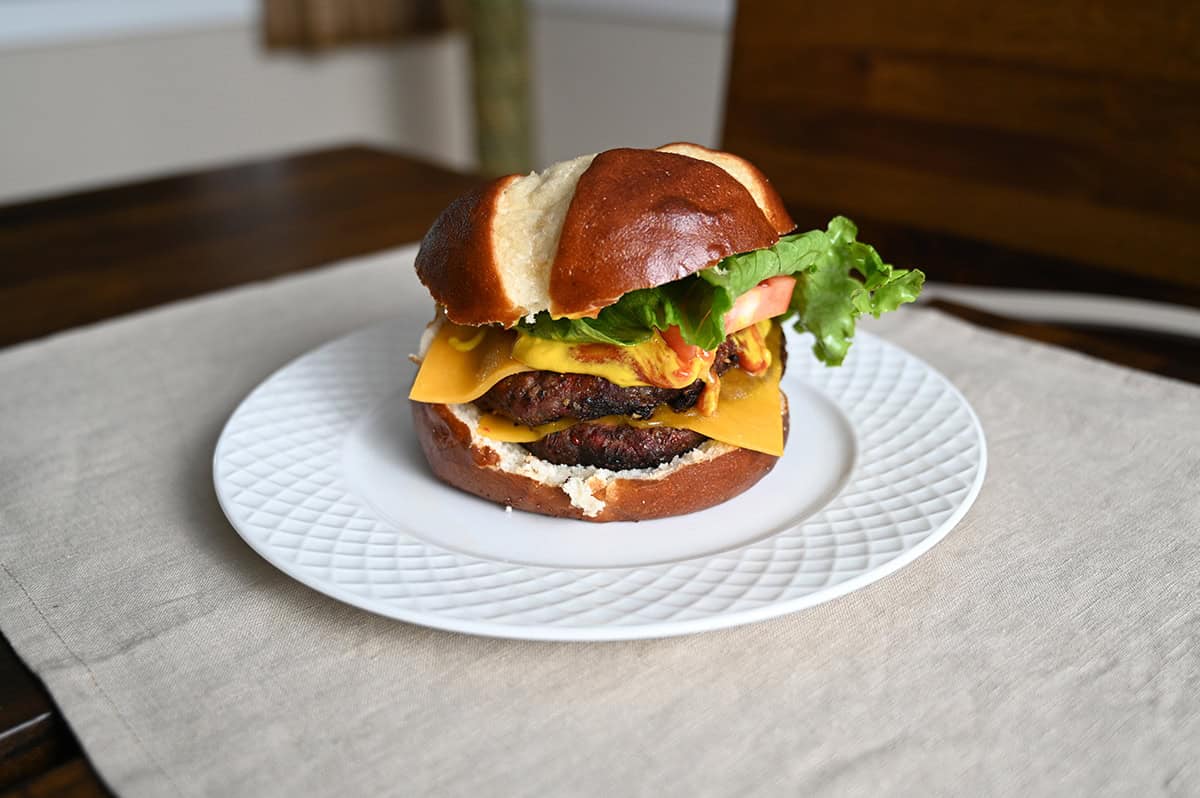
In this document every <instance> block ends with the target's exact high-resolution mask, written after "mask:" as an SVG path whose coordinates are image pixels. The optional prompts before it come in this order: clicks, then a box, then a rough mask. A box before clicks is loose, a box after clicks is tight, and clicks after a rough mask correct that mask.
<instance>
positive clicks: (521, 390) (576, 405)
mask: <svg viewBox="0 0 1200 798" xmlns="http://www.w3.org/2000/svg"><path fill="white" fill-rule="evenodd" d="M735 365H737V350H736V348H735V347H734V345H733V341H730V340H728V339H726V340H725V341H723V342H722V343H721V346H720V347H719V348H718V349H717V356H716V359H715V360H714V361H713V368H714V369H715V370H716V373H717V374H718V375H720V374H724V373H725V372H726V371H728V370H729V369H731V368H732V367H733V366H735ZM703 388H704V383H703V382H702V381H700V380H696V381H695V382H693V383H692V384H691V385H688V386H686V387H684V388H658V387H654V386H650V385H635V386H632V387H629V388H622V387H621V386H620V385H616V384H614V383H611V382H609V381H608V380H606V379H604V378H603V377H596V376H593V375H591V374H560V373H559V372H556V371H525V372H522V373H520V374H513V375H512V376H511V377H505V378H504V379H502V380H500V382H498V383H496V384H495V385H493V386H492V388H491V390H489V391H488V392H487V393H485V394H484V395H483V396H481V397H479V398H478V399H476V400H475V404H476V405H478V406H479V407H481V408H482V409H484V410H487V411H489V412H491V413H495V414H496V415H500V416H504V417H505V418H508V419H511V420H512V421H515V422H516V423H518V424H524V425H526V426H529V427H536V426H538V425H539V424H546V423H549V422H551V421H558V420H559V419H560V418H573V419H577V420H579V421H588V420H589V419H593V418H600V417H601V416H633V417H634V418H649V417H650V415H651V414H653V413H654V409H655V408H656V407H658V406H659V405H661V404H665V405H670V407H671V409H672V410H676V411H679V410H687V409H688V408H689V407H692V406H693V405H695V404H696V400H697V399H699V398H700V391H701V390H703Z"/></svg>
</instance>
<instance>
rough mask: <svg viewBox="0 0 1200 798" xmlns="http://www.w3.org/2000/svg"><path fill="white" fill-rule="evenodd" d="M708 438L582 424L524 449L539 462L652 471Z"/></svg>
mask: <svg viewBox="0 0 1200 798" xmlns="http://www.w3.org/2000/svg"><path fill="white" fill-rule="evenodd" d="M706 440H708V438H706V437H704V436H703V435H701V434H700V433H698V432H692V431H691V430H687V429H676V428H674V427H645V428H639V427H631V426H629V425H627V424H598V423H595V422H587V421H585V422H583V423H581V424H575V425H573V426H571V427H568V428H567V429H564V430H559V431H558V432H552V433H550V434H549V435H547V436H546V437H544V438H542V439H541V440H539V441H534V442H533V443H527V444H525V448H526V449H528V450H529V451H530V452H532V453H533V454H534V456H536V457H540V458H542V459H543V460H549V461H550V462H551V463H563V464H565V465H587V466H597V467H599V468H609V469H612V470H613V471H620V470H622V469H625V468H652V467H654V466H656V465H659V464H660V463H665V462H667V461H668V460H672V459H674V458H675V457H677V456H679V455H681V454H683V453H684V452H687V451H690V450H692V449H694V448H696V447H697V446H699V445H700V444H701V443H703V442H704V441H706Z"/></svg>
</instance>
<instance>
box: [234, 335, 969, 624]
mask: <svg viewBox="0 0 1200 798" xmlns="http://www.w3.org/2000/svg"><path fill="white" fill-rule="evenodd" d="M421 329H422V325H420V324H413V323H406V322H403V321H395V322H391V323H387V324H383V325H379V326H376V327H372V328H369V329H366V330H362V331H360V332H357V333H354V334H352V335H349V336H347V337H345V338H342V339H339V340H337V341H334V342H332V343H330V344H327V345H325V346H323V347H321V348H319V349H317V350H315V351H313V352H310V353H309V354H307V355H304V356H303V357H301V358H299V359H297V360H296V361H294V362H292V363H291V364H289V365H287V366H285V367H284V368H283V369H281V370H280V371H278V372H277V373H275V374H274V375H273V376H272V377H270V378H269V379H268V380H267V381H266V382H264V383H263V384H262V385H260V386H259V387H258V388H257V389H256V390H255V391H254V392H253V393H252V394H250V396H249V397H248V398H247V399H246V400H245V401H244V402H243V403H242V404H241V406H240V407H238V409H237V410H236V411H235V412H234V414H233V416H232V418H230V420H229V423H228V424H227V425H226V427H225V430H224V432H223V433H222V434H221V438H220V441H219V442H218V444H217V449H216V454H215V457H214V481H215V483H216V490H217V496H218V497H219V499H220V502H221V506H222V508H224V510H225V514H226V515H227V516H228V517H229V520H230V521H231V522H232V523H233V526H234V528H235V529H237V531H238V533H239V534H241V536H242V537H243V538H244V539H245V540H246V542H247V543H249V544H250V546H251V547H253V548H254V550H255V551H257V552H258V553H259V554H261V555H262V556H263V557H265V558H266V559H267V560H268V561H269V562H271V563H272V564H274V565H275V566H276V567H278V568H279V569H281V570H282V571H284V572H285V573H287V574H288V575H290V576H292V577H293V578H295V579H298V580H299V581H301V582H303V583H304V584H306V585H308V586H309V587H312V588H314V589H315V590H319V591H321V592H322V593H325V594H328V595H330V596H333V597H334V598H337V599H340V600H342V601H345V602H348V603H350V604H353V605H355V606H358V607H362V608H363V609H366V610H370V611H372V612H377V613H380V614H381V615H387V616H390V617H393V618H399V619H401V620H404V621H409V622H412V623H417V624H422V625H425V626H432V627H437V628H441V629H449V630H454V631H460V632H469V633H474V634H483V635H492V636H498V637H514V638H529V639H543V640H617V639H629V638H644V637H662V636H667V635H678V634H687V633H691V632H699V631H704V630H708V629H716V628H720V627H725V626H733V625H736V624H742V623H748V622H751V621H756V620H761V619H763V618H770V617H773V616H777V615H782V614H784V613H788V612H793V611H795V610H799V609H802V608H804V607H810V606H812V605H814V604H818V603H820V602H822V601H827V600H829V599H831V598H834V597H836V596H840V595H843V594H845V593H848V592H849V591H851V590H854V589H856V588H859V587H862V586H863V585H866V584H868V583H870V582H873V581H875V580H877V579H879V578H881V577H883V576H885V575H887V574H890V573H892V572H893V571H895V570H896V569H897V568H900V567H901V566H902V565H904V564H906V563H908V562H911V561H912V560H914V559H916V558H917V557H918V556H920V555H921V554H922V553H923V552H925V551H927V550H929V549H930V548H931V547H932V546H933V545H934V544H935V543H936V542H937V541H938V540H940V539H941V538H942V537H943V536H945V534H946V533H947V532H948V531H950V529H951V527H953V526H954V524H955V523H957V522H958V520H959V519H960V518H962V516H963V514H964V513H966V511H967V508H968V507H969V506H970V505H971V502H972V501H973V500H974V498H975V496H976V494H977V493H978V492H979V487H980V484H981V483H982V482H983V474H984V467H985V447H984V437H983V431H982V429H980V426H979V422H978V420H977V419H976V417H975V414H974V413H973V412H972V411H971V408H970V406H969V405H968V404H967V402H966V400H965V399H964V398H963V397H962V395H961V394H960V393H959V392H958V391H957V390H955V389H954V387H953V386H952V385H950V383H949V382H947V381H946V379H945V378H943V377H942V376H941V375H940V374H938V373H937V372H935V371H934V370H933V369H931V368H930V367H929V366H927V365H925V364H924V363H922V362H921V361H920V360H918V359H916V358H914V357H913V356H912V355H909V354H908V353H907V352H904V351H903V350H901V349H899V348H897V347H895V346H892V345H890V344H887V343H885V342H884V341H882V340H880V339H878V338H876V337H874V336H871V335H868V334H866V333H861V332H860V333H859V335H858V337H857V338H856V340H855V343H854V346H853V347H852V348H851V353H850V356H849V357H848V358H847V360H846V363H845V364H844V365H843V366H842V367H840V368H832V369H831V368H826V367H825V366H823V365H821V364H820V363H818V362H817V361H816V360H815V359H814V358H813V357H811V356H810V355H809V354H808V352H807V350H808V348H809V346H810V343H811V342H810V341H807V340H805V339H804V338H803V337H801V336H797V335H794V334H792V333H791V332H789V333H788V335H789V341H788V343H789V346H790V347H791V352H792V357H791V358H789V362H788V369H787V373H786V375H785V376H784V379H783V388H784V390H785V391H786V393H787V395H788V399H789V402H790V405H791V434H790V437H789V440H788V444H787V449H786V451H785V453H784V455H783V457H782V458H781V459H780V461H779V463H778V464H777V465H776V467H775V469H774V470H773V471H772V472H771V473H770V474H768V475H767V476H766V477H765V478H764V479H763V480H762V481H761V482H759V483H758V484H757V485H755V486H754V487H753V488H751V489H750V490H749V491H747V492H745V493H744V494H742V495H741V496H738V497H736V498H734V499H732V500H731V501H728V502H726V503H724V504H722V505H720V506H718V507H714V508H712V509H709V510H705V511H703V512H699V513H693V514H691V515H686V516H680V517H677V518H668V519H663V520H658V521H643V522H641V523H610V524H592V523H586V522H582V521H570V520H564V519H557V518H548V517H544V516H539V515H532V514H527V513H523V512H511V511H509V512H506V511H505V509H504V508H502V507H500V506H498V505H495V504H492V503H490V502H486V501H484V500H482V499H477V498H475V497H474V496H470V495H468V494H465V493H462V492H459V491H457V490H455V489H453V488H450V487H448V486H446V485H443V484H442V483H440V482H438V481H437V480H435V479H434V478H433V476H431V475H430V473H429V471H428V469H427V467H426V465H425V461H424V458H423V457H422V455H421V451H420V448H419V446H418V444H417V441H416V436H415V434H414V432H413V429H412V422H411V420H410V416H409V404H408V400H407V398H406V393H407V391H408V386H409V385H410V384H411V382H412V377H413V374H414V370H415V366H413V365H412V364H411V363H410V362H409V360H408V357H407V355H408V353H409V352H411V351H413V350H414V349H415V347H416V345H417V341H418V339H419V337H420V333H421Z"/></svg>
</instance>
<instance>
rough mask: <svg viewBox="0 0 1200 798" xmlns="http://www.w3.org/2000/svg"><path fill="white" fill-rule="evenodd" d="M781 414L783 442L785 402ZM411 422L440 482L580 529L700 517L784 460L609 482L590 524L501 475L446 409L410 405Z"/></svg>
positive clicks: (543, 489)
mask: <svg viewBox="0 0 1200 798" xmlns="http://www.w3.org/2000/svg"><path fill="white" fill-rule="evenodd" d="M783 413H784V433H785V435H786V433H787V426H788V425H787V404H786V402H785V403H784V410H783ZM412 414H413V422H414V425H415V426H416V430H417V437H418V439H419V440H420V442H421V449H422V450H423V451H424V452H425V459H426V460H427V461H428V462H429V467H430V469H432V471H433V473H434V475H435V476H437V478H438V479H440V480H442V481H443V482H446V483H448V484H450V485H453V486H454V487H456V488H459V489H460V490H464V491H466V492H467V493H472V494H474V495H476V496H480V497H482V498H484V499H488V500H490V501H493V502H497V503H498V504H503V505H508V506H510V507H513V508H515V509H517V510H525V511H527V512H532V513H541V514H542V515H552V516H557V517H560V518H576V519H580V520H583V521H643V520H648V519H651V518H665V517H668V516H673V515H683V514H685V513H691V512H695V511H697V510H703V509H705V508H707V507H712V506H714V505H717V504H721V503H722V502H725V501H728V500H729V499H731V498H733V497H734V496H737V495H739V494H741V493H743V492H744V491H746V490H748V489H749V488H750V487H751V486H752V485H754V483H756V482H758V481H759V480H760V479H762V478H763V477H764V476H766V474H767V472H769V471H770V470H771V469H772V468H774V467H775V463H776V461H778V459H779V458H777V457H774V456H772V455H769V454H763V453H762V452H755V451H752V450H750V449H738V448H733V449H731V450H730V451H728V452H727V453H725V454H721V455H718V456H716V457H714V458H712V459H709V460H703V461H700V462H696V463H692V464H689V465H684V466H681V467H679V468H677V469H675V470H674V471H672V472H671V473H669V474H667V475H666V476H664V477H662V478H660V479H612V480H610V481H608V483H607V484H606V485H605V486H603V487H602V488H601V489H600V491H599V492H598V493H597V494H596V496H597V498H599V499H601V500H602V501H603V502H604V507H603V509H602V510H600V512H599V513H597V514H596V515H590V516H589V515H586V514H585V513H584V512H583V510H581V509H580V508H579V507H577V506H575V505H574V504H572V503H571V500H570V498H569V497H568V496H567V494H566V493H565V492H564V491H563V490H562V489H561V488H560V487H558V486H556V485H552V484H549V483H546V482H541V481H538V480H535V479H531V478H530V477H527V476H524V475H521V474H515V473H512V472H509V471H504V470H502V469H501V468H500V467H499V464H500V458H499V457H498V456H497V454H496V453H495V452H494V451H493V450H491V449H490V448H487V447H486V446H479V445H476V444H475V443H474V442H473V441H472V436H471V431H470V429H469V428H468V427H467V425H466V424H465V423H463V421H461V420H460V419H459V418H458V417H457V416H455V415H454V413H452V412H451V411H450V409H449V408H448V407H446V405H435V404H424V403H422V402H413V403H412Z"/></svg>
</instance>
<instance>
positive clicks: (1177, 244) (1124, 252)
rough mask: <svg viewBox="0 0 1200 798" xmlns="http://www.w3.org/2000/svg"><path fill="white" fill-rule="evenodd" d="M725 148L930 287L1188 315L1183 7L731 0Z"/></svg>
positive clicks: (1195, 250) (1186, 33)
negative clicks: (922, 273) (1027, 290)
mask: <svg viewBox="0 0 1200 798" xmlns="http://www.w3.org/2000/svg"><path fill="white" fill-rule="evenodd" d="M724 146H725V147H726V148H727V149H729V150H731V151H733V152H737V153H739V154H742V155H745V156H746V157H748V158H750V159H751V160H752V161H754V162H755V163H756V164H758V165H759V166H760V167H761V168H762V169H763V170H764V171H765V172H766V173H767V174H768V175H770V177H771V179H772V181H773V182H774V183H775V184H776V186H777V187H778V188H779V189H780V191H781V193H782V194H783V196H784V198H785V200H786V201H787V202H788V205H789V207H790V208H791V209H792V210H793V214H794V215H795V217H796V219H797V221H798V222H800V223H801V224H803V225H808V226H816V225H820V224H823V222H824V220H825V219H826V218H827V217H828V216H829V215H831V214H833V213H844V214H846V215H848V216H850V217H851V218H854V219H855V220H856V221H857V222H858V223H859V226H860V228H861V229H862V234H863V238H864V240H867V241H870V242H872V243H875V244H876V245H877V246H878V247H879V249H880V250H881V251H882V252H884V253H885V254H886V255H887V256H888V257H889V259H891V260H893V261H894V262H896V263H903V264H905V265H909V264H912V265H921V266H923V267H925V268H926V270H927V271H928V272H929V273H930V275H931V277H932V278H934V279H938V280H943V281H947V280H949V281H958V282H969V283H970V282H973V283H984V284H993V285H1010V286H1022V287H1037V288H1060V289H1070V290H1073V291H1093V292H1106V293H1117V294H1126V295H1140V296H1144V297H1150V298H1157V299H1163V300H1167V301H1174V302H1182V303H1185V304H1192V305H1200V3H1196V2H1188V0H1143V2H1138V3H1128V2H1115V1H1114V0H1102V1H1101V2H1088V1H1087V0H1062V1H1061V2H1055V3H1045V2H1041V0H1009V2H1005V3H967V2H953V0H918V1H916V2H904V3H895V2H886V1H885V0H841V1H840V2H830V1H829V0H806V1H805V2H786V1H784V0H780V1H779V2H767V0H743V2H741V3H739V6H738V12H737V21H736V25H735V32H734V44H733V57H732V64H731V68H730V77H729V86H728V93H727V102H726V111H725V126H724Z"/></svg>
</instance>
